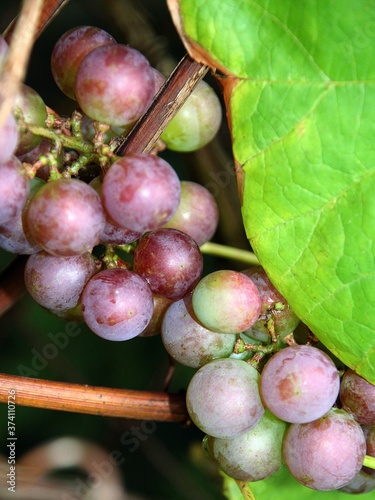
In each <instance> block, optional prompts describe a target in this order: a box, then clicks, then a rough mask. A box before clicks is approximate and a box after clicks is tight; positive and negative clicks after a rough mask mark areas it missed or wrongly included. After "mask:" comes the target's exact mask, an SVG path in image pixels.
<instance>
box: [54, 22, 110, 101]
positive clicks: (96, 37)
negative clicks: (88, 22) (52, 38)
mask: <svg viewBox="0 0 375 500" xmlns="http://www.w3.org/2000/svg"><path fill="white" fill-rule="evenodd" d="M115 43H116V40H115V39H114V38H113V37H112V36H111V35H110V34H108V33H107V32H106V31H104V30H102V29H100V28H95V27H93V26H77V27H76V28H72V29H70V30H69V31H67V32H66V33H64V34H63V35H62V36H61V37H60V38H59V39H58V40H57V42H56V44H55V46H54V48H53V51H52V55H51V71H52V76H53V78H54V80H55V82H56V84H57V86H58V87H59V89H60V90H62V92H64V94H66V95H67V96H68V97H70V98H71V99H75V98H76V97H75V93H74V83H75V79H76V74H77V70H78V68H79V65H80V64H81V62H82V60H83V59H84V58H85V57H86V56H87V54H89V53H90V52H91V51H92V50H94V49H96V48H97V47H100V46H102V45H112V44H115Z"/></svg>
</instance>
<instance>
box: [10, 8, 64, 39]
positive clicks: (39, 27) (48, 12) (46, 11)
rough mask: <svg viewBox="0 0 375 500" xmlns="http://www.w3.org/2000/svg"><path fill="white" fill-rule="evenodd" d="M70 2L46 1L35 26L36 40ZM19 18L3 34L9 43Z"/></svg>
mask: <svg viewBox="0 0 375 500" xmlns="http://www.w3.org/2000/svg"><path fill="white" fill-rule="evenodd" d="M68 2H69V0H44V3H43V7H42V12H41V13H40V16H39V19H38V21H37V23H36V25H35V33H34V36H35V38H37V37H38V36H39V35H40V34H41V33H42V32H43V31H44V29H45V28H46V26H48V24H49V23H50V22H51V21H52V19H53V18H54V17H56V16H57V14H58V13H59V12H60V11H61V9H62V8H63V7H64V6H65V5H66V4H67V3H68ZM18 18H19V16H17V17H15V18H14V19H13V21H12V22H11V23H10V24H9V26H7V28H6V29H5V31H4V32H3V37H4V38H5V40H6V41H7V42H8V43H10V41H11V38H12V35H13V32H14V28H15V26H16V23H17V20H18Z"/></svg>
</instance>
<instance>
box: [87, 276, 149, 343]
mask: <svg viewBox="0 0 375 500" xmlns="http://www.w3.org/2000/svg"><path fill="white" fill-rule="evenodd" d="M81 304H82V314H83V317H84V319H85V322H86V324H87V325H88V327H89V328H90V329H91V330H92V331H93V332H94V333H96V335H98V336H99V337H102V338H103V339H106V340H113V341H121V340H129V339H131V338H133V337H136V336H137V335H139V334H140V333H142V332H143V331H144V329H145V328H146V327H147V325H148V324H149V322H150V321H151V318H152V313H153V308H154V303H153V298H152V292H151V289H150V287H149V286H148V284H147V282H146V281H145V280H144V279H143V278H141V276H138V275H137V274H136V273H134V272H133V271H128V270H127V269H107V270H105V271H101V272H99V273H97V274H96V275H95V276H94V277H93V278H91V279H90V280H89V282H88V283H87V285H86V287H85V289H84V290H83V294H82V299H81Z"/></svg>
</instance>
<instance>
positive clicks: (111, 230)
mask: <svg viewBox="0 0 375 500" xmlns="http://www.w3.org/2000/svg"><path fill="white" fill-rule="evenodd" d="M90 186H91V187H93V188H94V189H95V191H96V192H97V193H98V194H99V196H101V194H102V182H101V180H100V177H95V179H93V180H92V181H91V182H90ZM104 215H105V224H104V228H103V230H102V232H101V233H100V238H99V240H100V243H102V244H104V245H107V244H111V245H129V244H130V243H133V242H134V241H136V240H139V238H140V237H141V236H142V233H139V232H137V231H131V230H130V229H124V228H123V227H120V226H118V225H117V224H115V223H114V222H113V221H112V220H111V218H110V217H109V215H108V214H106V213H105V214H104Z"/></svg>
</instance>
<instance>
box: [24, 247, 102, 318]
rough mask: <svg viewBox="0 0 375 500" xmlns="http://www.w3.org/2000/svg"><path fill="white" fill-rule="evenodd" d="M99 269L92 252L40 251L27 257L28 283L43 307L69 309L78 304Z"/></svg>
mask: <svg viewBox="0 0 375 500" xmlns="http://www.w3.org/2000/svg"><path fill="white" fill-rule="evenodd" d="M95 272H96V265H95V261H94V259H93V257H92V256H91V254H90V253H88V252H87V253H84V254H82V255H74V256H72V257H56V256H54V255H50V254H48V253H47V252H39V253H37V254H35V255H31V256H30V257H29V258H28V259H27V262H26V266H25V286H26V290H27V291H28V292H29V293H30V295H31V296H32V298H33V299H34V300H35V301H36V302H38V304H40V305H41V306H43V307H45V308H47V309H52V310H54V311H65V310H67V309H71V308H73V307H76V306H77V304H78V302H79V299H80V296H81V293H82V291H83V288H84V286H85V285H86V283H87V281H88V280H89V279H90V278H91V276H93V274H94V273H95Z"/></svg>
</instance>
